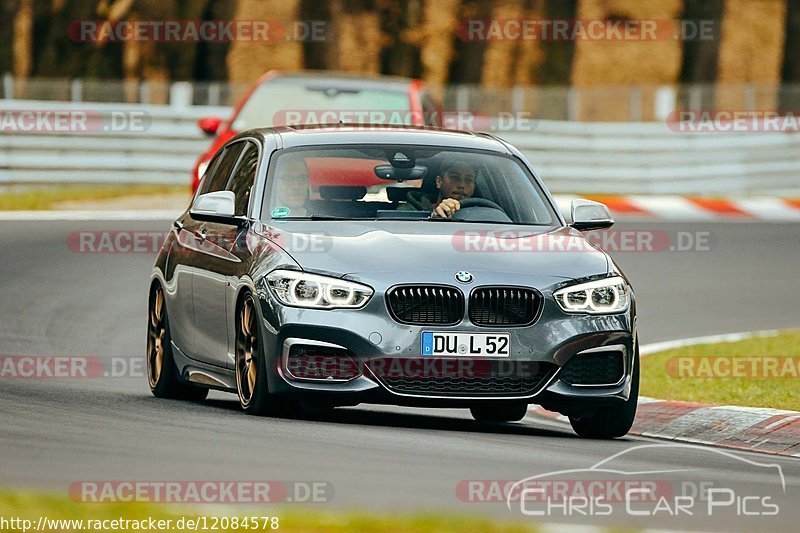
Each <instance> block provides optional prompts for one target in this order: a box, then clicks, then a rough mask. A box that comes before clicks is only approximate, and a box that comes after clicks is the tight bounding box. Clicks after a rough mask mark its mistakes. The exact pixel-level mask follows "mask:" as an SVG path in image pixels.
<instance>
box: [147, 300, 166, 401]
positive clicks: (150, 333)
mask: <svg viewBox="0 0 800 533" xmlns="http://www.w3.org/2000/svg"><path fill="white" fill-rule="evenodd" d="M167 342H168V339H167V327H166V320H165V313H164V291H163V289H162V288H161V287H158V288H157V289H156V290H155V292H154V294H153V297H152V301H151V304H150V312H149V320H148V321H147V379H148V381H149V382H150V388H151V389H152V388H155V387H156V385H157V384H158V379H159V378H160V377H161V370H162V368H163V366H164V347H165V345H166V343H167Z"/></svg>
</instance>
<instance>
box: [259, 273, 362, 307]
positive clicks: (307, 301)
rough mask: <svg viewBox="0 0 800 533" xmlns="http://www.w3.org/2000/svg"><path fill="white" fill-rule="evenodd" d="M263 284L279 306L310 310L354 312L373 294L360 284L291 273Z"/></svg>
mask: <svg viewBox="0 0 800 533" xmlns="http://www.w3.org/2000/svg"><path fill="white" fill-rule="evenodd" d="M267 284H268V285H269V287H270V289H272V293H273V294H274V295H275V296H276V297H277V298H278V300H280V301H281V303H283V304H286V305H293V306H296V307H310V308H314V309H336V308H340V309H357V308H359V307H363V306H364V305H365V304H366V303H367V301H369V299H370V298H371V297H372V294H373V292H374V291H373V290H372V289H371V288H370V287H367V286H366V285H361V284H360V283H354V282H352V281H345V280H343V279H337V278H329V277H327V276H317V275H316V274H307V273H305V272H297V271H295V270H276V271H274V272H272V273H270V274H269V275H268V276H267Z"/></svg>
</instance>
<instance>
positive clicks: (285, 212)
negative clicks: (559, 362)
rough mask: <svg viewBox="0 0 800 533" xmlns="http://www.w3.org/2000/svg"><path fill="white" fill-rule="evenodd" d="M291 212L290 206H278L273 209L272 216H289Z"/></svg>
mask: <svg viewBox="0 0 800 533" xmlns="http://www.w3.org/2000/svg"><path fill="white" fill-rule="evenodd" d="M290 212H291V211H289V208H288V207H276V208H275V209H273V210H272V218H284V217H288V216H289V213H290Z"/></svg>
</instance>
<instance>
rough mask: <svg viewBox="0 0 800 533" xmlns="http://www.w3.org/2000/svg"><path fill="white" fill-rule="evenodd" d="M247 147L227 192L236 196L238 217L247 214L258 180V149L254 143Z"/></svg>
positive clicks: (249, 143) (229, 181)
mask: <svg viewBox="0 0 800 533" xmlns="http://www.w3.org/2000/svg"><path fill="white" fill-rule="evenodd" d="M246 144H247V146H246V147H245V148H244V151H243V152H242V157H241V158H239V164H238V165H236V170H234V171H233V175H231V179H230V180H228V185H227V187H225V190H228V191H232V192H233V194H235V195H236V212H235V215H236V216H243V215H246V214H247V205H248V204H249V203H250V190H251V189H252V188H253V182H255V179H256V169H257V168H258V147H257V146H256V145H255V144H254V143H252V142H248V143H246Z"/></svg>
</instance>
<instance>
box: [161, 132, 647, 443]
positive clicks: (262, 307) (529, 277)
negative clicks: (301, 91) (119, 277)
mask: <svg viewBox="0 0 800 533" xmlns="http://www.w3.org/2000/svg"><path fill="white" fill-rule="evenodd" d="M571 214H572V217H571V218H572V220H571V221H570V223H569V224H568V223H567V222H566V221H565V220H564V218H563V217H562V215H561V214H560V212H559V211H558V209H557V207H556V204H555V202H554V201H553V199H552V197H551V196H550V194H549V193H548V191H547V189H546V188H545V186H544V183H542V180H541V179H540V178H539V177H538V176H537V174H536V172H535V171H534V170H533V168H532V167H531V165H530V164H529V163H528V161H526V160H525V158H524V157H523V156H522V154H521V153H520V152H519V151H518V150H517V149H515V148H514V147H513V146H510V145H509V144H508V143H506V142H504V141H503V140H501V139H498V138H496V137H493V136H491V135H487V134H474V133H466V132H457V131H448V130H439V129H434V128H421V127H419V128H417V127H399V126H398V127H391V126H368V127H367V126H364V125H358V126H347V125H341V124H340V125H330V126H305V127H281V128H267V129H258V130H251V131H247V132H243V133H241V134H239V135H237V136H236V137H234V138H233V139H231V140H230V141H228V142H227V143H226V144H225V145H224V146H223V147H222V148H221V149H220V150H219V151H218V153H217V154H216V155H215V156H214V158H213V159H212V160H211V162H210V164H209V165H208V168H207V170H206V172H205V175H204V177H203V179H202V182H201V184H200V187H199V189H198V190H197V193H196V194H195V196H194V198H193V200H192V202H191V205H190V206H189V208H188V209H187V210H186V212H184V213H183V214H182V215H181V216H180V217H178V219H176V220H175V221H174V223H173V225H172V230H171V232H170V234H169V236H168V238H167V239H166V240H165V242H164V245H163V248H162V249H161V251H160V253H159V254H158V258H157V259H156V262H155V266H154V269H153V272H152V279H151V284H150V288H149V317H148V337H147V374H148V380H149V385H150V389H151V390H152V392H153V394H154V395H156V396H157V397H161V398H180V399H191V400H202V399H204V398H205V397H206V395H207V394H208V390H209V389H217V390H222V391H228V392H232V393H236V394H237V395H238V397H239V402H240V403H241V407H242V409H244V410H245V411H246V412H248V413H252V414H257V415H279V416H288V415H291V414H297V413H302V412H304V411H318V410H329V409H333V408H335V407H337V406H352V405H357V404H359V403H377V404H394V405H405V406H424V407H451V408H452V407H462V408H468V409H470V411H471V413H472V415H473V417H474V418H475V419H476V420H477V421H479V422H509V421H517V420H520V419H522V418H523V417H524V416H525V414H526V412H527V409H528V406H529V405H530V404H538V405H541V406H543V407H544V408H546V409H549V410H552V411H557V412H559V413H562V414H564V415H566V416H568V417H569V419H570V421H571V422H572V426H573V428H574V429H575V431H576V432H577V433H578V435H580V436H583V437H594V438H611V437H619V436H622V435H625V434H626V433H627V432H628V430H629V429H630V427H631V424H632V423H633V419H634V415H635V413H636V405H637V398H638V388H639V356H638V342H637V337H636V308H635V300H634V293H633V290H632V289H631V287H630V285H629V283H628V281H627V279H626V277H625V275H624V274H623V273H622V272H621V271H620V269H619V268H618V267H617V265H616V264H615V263H614V261H613V260H612V259H611V258H610V257H609V256H608V255H607V254H606V253H605V252H603V251H601V250H599V249H597V248H596V247H594V246H593V245H592V244H590V242H589V241H588V240H587V239H586V238H585V237H584V234H583V233H584V232H586V231H589V230H596V229H603V228H607V227H609V226H611V225H612V224H613V222H614V221H613V220H612V219H611V216H610V214H609V212H608V210H607V209H606V208H605V206H603V205H602V204H598V203H595V202H590V201H587V200H576V201H575V202H573V205H572V213H571Z"/></svg>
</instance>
